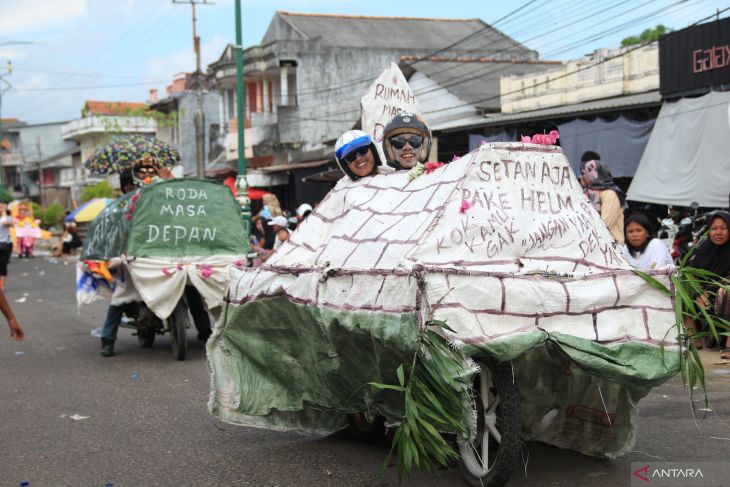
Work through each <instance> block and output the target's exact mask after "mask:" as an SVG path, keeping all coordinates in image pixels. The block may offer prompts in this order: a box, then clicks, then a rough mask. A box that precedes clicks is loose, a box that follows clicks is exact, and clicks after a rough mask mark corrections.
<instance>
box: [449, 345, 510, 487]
mask: <svg viewBox="0 0 730 487" xmlns="http://www.w3.org/2000/svg"><path fill="white" fill-rule="evenodd" d="M476 361H477V363H478V364H479V367H480V369H482V370H488V371H489V372H490V375H491V377H490V378H491V384H492V388H491V389H495V388H496V392H497V394H498V395H499V404H498V406H497V408H496V411H495V412H496V416H497V425H496V426H497V429H498V431H499V433H500V436H501V441H500V442H499V443H498V450H497V454H496V456H495V457H492V456H491V455H490V459H489V460H488V461H491V459H492V458H494V460H493V463H492V464H491V468H490V469H489V470H488V471H487V473H486V474H485V475H483V476H481V477H479V476H477V475H475V474H474V473H472V472H471V471H469V468H468V467H467V465H466V464H465V461H464V457H463V452H461V453H462V457H461V458H460V460H459V466H460V467H461V472H462V473H463V474H464V477H465V478H466V481H467V482H468V483H469V485H473V486H474V487H487V486H491V487H498V486H501V485H504V484H506V483H507V482H508V481H509V479H510V477H511V476H512V473H513V472H514V470H515V468H516V467H517V465H518V462H519V460H520V431H521V420H520V394H519V389H518V387H517V384H516V383H515V382H513V374H512V366H511V363H510V362H494V361H491V360H479V359H477V360H476ZM474 397H475V400H476V403H477V404H476V406H477V411H478V414H477V436H476V439H475V442H478V445H481V438H483V431H484V419H483V418H484V415H483V414H482V409H483V407H482V399H481V372H480V373H479V374H477V375H476V376H475V378H474ZM490 445H491V443H490ZM459 446H460V449H461V448H467V447H465V446H464V445H463V444H460V445H459ZM475 446H476V445H475ZM476 448H479V447H478V446H476ZM491 449H492V448H491V447H490V450H491Z"/></svg>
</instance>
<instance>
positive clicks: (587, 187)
mask: <svg viewBox="0 0 730 487" xmlns="http://www.w3.org/2000/svg"><path fill="white" fill-rule="evenodd" d="M581 159H582V161H581V164H580V183H581V185H582V186H583V189H584V191H585V193H586V196H587V197H588V199H589V200H590V201H591V203H592V204H593V207H594V208H595V209H596V211H597V212H598V213H599V214H600V215H601V219H602V220H603V223H605V224H606V226H607V227H608V230H609V231H610V232H611V235H613V238H614V239H615V240H616V242H618V243H619V245H623V243H624V208H626V207H627V205H626V195H625V194H624V192H623V191H622V190H621V188H619V187H618V185H617V184H616V183H615V182H614V181H613V176H612V175H611V171H609V169H608V168H607V167H606V166H605V165H604V164H603V163H602V162H601V160H600V156H599V155H598V153H596V152H593V151H588V152H586V153H585V154H583V157H582V158H581Z"/></svg>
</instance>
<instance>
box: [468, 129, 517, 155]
mask: <svg viewBox="0 0 730 487" xmlns="http://www.w3.org/2000/svg"><path fill="white" fill-rule="evenodd" d="M518 141H519V139H518V138H517V132H515V131H514V130H503V131H501V132H499V133H497V134H494V135H482V134H469V152H471V151H473V150H474V149H476V148H477V147H479V144H481V143H482V142H484V143H490V142H518Z"/></svg>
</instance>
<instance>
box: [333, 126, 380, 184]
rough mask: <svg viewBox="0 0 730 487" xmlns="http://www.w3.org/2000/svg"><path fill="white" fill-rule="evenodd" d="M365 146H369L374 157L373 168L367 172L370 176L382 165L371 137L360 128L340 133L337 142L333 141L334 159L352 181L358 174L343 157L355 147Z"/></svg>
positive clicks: (355, 179)
mask: <svg viewBox="0 0 730 487" xmlns="http://www.w3.org/2000/svg"><path fill="white" fill-rule="evenodd" d="M366 146H369V147H370V150H371V151H372V153H373V158H374V159H375V165H374V166H373V170H372V172H371V173H370V174H368V176H371V175H373V174H375V172H376V171H377V170H378V169H377V168H378V166H381V165H382V163H381V162H380V156H379V155H378V149H377V147H375V143H374V142H373V138H372V137H370V136H369V135H368V134H367V133H365V132H363V131H362V130H348V131H347V132H345V133H344V134H342V135H340V138H339V139H337V142H336V143H335V161H336V162H337V165H338V166H340V169H342V172H344V173H345V174H347V176H348V177H349V178H350V179H352V180H353V181H357V180H358V179H360V176H358V175H356V174H355V173H353V172H352V171H351V170H350V168H349V167H348V166H347V162H346V161H345V159H344V158H345V156H346V155H347V154H349V153H350V152H352V151H354V150H355V149H359V148H361V147H366Z"/></svg>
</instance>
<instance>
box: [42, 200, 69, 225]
mask: <svg viewBox="0 0 730 487" xmlns="http://www.w3.org/2000/svg"><path fill="white" fill-rule="evenodd" d="M63 214H64V209H63V206H61V205H59V204H58V203H53V204H52V205H50V206H49V207H48V208H46V209H45V210H43V216H42V217H41V226H42V227H43V228H50V227H57V226H60V225H61V220H63Z"/></svg>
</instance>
